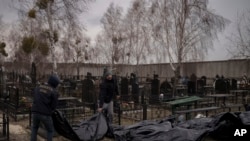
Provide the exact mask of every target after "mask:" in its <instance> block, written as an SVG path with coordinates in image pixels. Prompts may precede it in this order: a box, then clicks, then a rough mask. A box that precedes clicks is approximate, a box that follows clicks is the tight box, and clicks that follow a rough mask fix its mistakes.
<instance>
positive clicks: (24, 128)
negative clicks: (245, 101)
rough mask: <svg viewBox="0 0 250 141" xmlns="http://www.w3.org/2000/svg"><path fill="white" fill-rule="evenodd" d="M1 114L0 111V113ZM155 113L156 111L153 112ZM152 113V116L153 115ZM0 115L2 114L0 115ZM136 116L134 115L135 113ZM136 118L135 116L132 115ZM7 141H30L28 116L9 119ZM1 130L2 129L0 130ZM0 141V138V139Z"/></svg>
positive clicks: (57, 138) (40, 138)
mask: <svg viewBox="0 0 250 141" xmlns="http://www.w3.org/2000/svg"><path fill="white" fill-rule="evenodd" d="M236 110H237V109H234V110H233V111H236ZM0 112H1V111H0ZM155 112H156V111H155ZM155 112H153V113H152V114H154V113H155ZM217 112H218V113H219V112H223V109H220V110H219V111H217ZM1 114H2V113H1ZM135 114H136V113H135ZM167 114H169V115H170V114H171V112H170V111H167ZM213 114H214V112H211V113H209V115H210V116H212V115H213ZM134 116H136V115H134ZM136 122H139V121H136V120H131V119H130V118H126V117H124V118H122V120H121V125H125V126H126V125H132V124H135V123H136ZM9 123H10V124H9V133H10V135H9V141H29V140H30V135H31V130H30V126H29V117H28V116H23V117H21V118H20V119H18V120H17V121H15V120H14V119H13V118H12V117H9ZM1 129H2V128H1ZM44 134H45V133H43V131H42V130H41V129H40V128H39V135H38V138H37V140H38V141H45V139H44V137H43V136H41V135H44ZM0 140H1V138H0ZM113 140H114V139H110V138H104V139H103V141H113ZM53 141H70V140H68V139H66V138H64V137H62V136H60V135H55V137H54V138H53ZM204 141H215V140H212V139H210V138H209V137H207V138H205V139H204Z"/></svg>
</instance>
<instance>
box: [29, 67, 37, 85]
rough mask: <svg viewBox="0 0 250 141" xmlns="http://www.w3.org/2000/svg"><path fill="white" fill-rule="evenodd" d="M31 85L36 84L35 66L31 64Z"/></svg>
mask: <svg viewBox="0 0 250 141" xmlns="http://www.w3.org/2000/svg"><path fill="white" fill-rule="evenodd" d="M30 75H31V83H32V84H36V64H35V63H34V62H32V65H31V74H30Z"/></svg>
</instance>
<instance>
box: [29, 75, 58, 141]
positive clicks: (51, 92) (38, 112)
mask: <svg viewBox="0 0 250 141" xmlns="http://www.w3.org/2000/svg"><path fill="white" fill-rule="evenodd" d="M59 82H60V81H59V78H58V77H57V76H55V75H51V76H50V77H49V80H48V84H44V85H41V86H39V87H36V88H35V89H34V99H33V103H32V108H31V112H32V131H31V141H36V140H37V131H38V129H39V126H40V122H41V123H43V125H44V126H45V129H46V130H47V141H52V138H53V132H54V126H53V120H52V117H51V115H52V112H53V111H54V110H55V109H56V106H57V103H58V92H57V90H56V88H57V86H58V84H59Z"/></svg>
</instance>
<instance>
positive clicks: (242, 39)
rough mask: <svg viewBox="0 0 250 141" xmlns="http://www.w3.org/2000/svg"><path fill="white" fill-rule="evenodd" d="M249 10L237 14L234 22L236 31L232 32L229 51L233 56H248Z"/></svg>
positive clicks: (249, 41)
mask: <svg viewBox="0 0 250 141" xmlns="http://www.w3.org/2000/svg"><path fill="white" fill-rule="evenodd" d="M249 36H250V11H247V12H245V13H243V14H242V15H240V16H238V19H237V23H236V32H235V33H232V35H231V37H229V40H230V46H229V48H228V50H229V52H230V53H231V54H232V55H233V58H240V59H249V58H250V38H249Z"/></svg>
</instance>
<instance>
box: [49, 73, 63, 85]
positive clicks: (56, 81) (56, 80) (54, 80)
mask: <svg viewBox="0 0 250 141" xmlns="http://www.w3.org/2000/svg"><path fill="white" fill-rule="evenodd" d="M59 82H60V80H59V78H58V77H57V76H56V75H51V76H50V77H49V80H48V84H49V85H50V86H51V87H53V88H56V87H57V86H58V84H59Z"/></svg>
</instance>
